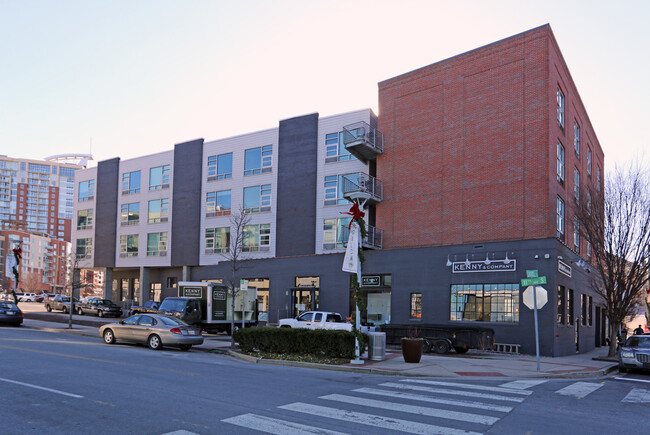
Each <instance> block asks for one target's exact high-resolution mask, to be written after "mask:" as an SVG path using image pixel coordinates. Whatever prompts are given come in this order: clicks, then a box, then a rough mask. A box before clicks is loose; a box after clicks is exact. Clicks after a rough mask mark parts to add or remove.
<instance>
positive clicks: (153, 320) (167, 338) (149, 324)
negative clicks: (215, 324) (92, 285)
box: [99, 314, 203, 350]
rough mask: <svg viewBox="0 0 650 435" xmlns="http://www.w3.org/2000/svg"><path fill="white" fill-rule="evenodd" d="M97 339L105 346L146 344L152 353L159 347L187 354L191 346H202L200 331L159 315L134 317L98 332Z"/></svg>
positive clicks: (174, 318) (173, 318) (176, 319)
mask: <svg viewBox="0 0 650 435" xmlns="http://www.w3.org/2000/svg"><path fill="white" fill-rule="evenodd" d="M99 335H100V336H101V337H102V338H103V339H104V343H106V344H114V343H115V342H116V341H128V342H131V343H138V344H146V345H148V346H149V347H150V348H151V349H153V350H160V349H162V347H163V346H172V347H178V348H180V349H181V350H189V349H190V348H191V347H192V346H193V345H198V344H203V336H202V335H201V329H200V328H198V327H195V326H191V325H188V324H187V323H185V322H183V321H182V320H180V319H178V318H176V317H172V316H165V315H161V314H136V315H134V316H131V317H127V318H126V319H124V320H120V321H119V322H117V323H109V324H107V325H103V326H101V327H100V328H99Z"/></svg>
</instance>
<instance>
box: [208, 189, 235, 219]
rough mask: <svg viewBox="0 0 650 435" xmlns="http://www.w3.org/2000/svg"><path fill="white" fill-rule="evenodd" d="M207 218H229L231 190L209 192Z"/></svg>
mask: <svg viewBox="0 0 650 435" xmlns="http://www.w3.org/2000/svg"><path fill="white" fill-rule="evenodd" d="M205 205H206V207H205V216H206V217H214V216H228V215H229V214H230V190H222V191H219V192H208V193H207V194H206V197H205Z"/></svg>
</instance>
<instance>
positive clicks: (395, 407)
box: [319, 394, 499, 425]
mask: <svg viewBox="0 0 650 435" xmlns="http://www.w3.org/2000/svg"><path fill="white" fill-rule="evenodd" d="M319 399H325V400H333V401H335V402H342V403H350V404H353V405H359V406H366V407H369V408H379V409H389V410H391V411H398V412H406V413H408V414H417V415H426V416H428V417H438V418H445V419H448V420H458V421H467V422H470V423H478V424H487V425H493V424H494V423H496V422H497V421H499V418H498V417H490V416H487V415H480V414H470V413H467V412H459V411H450V410H448V409H438V408H428V407H426V406H414V405H406V404H403V403H395V402H384V401H381V400H374V399H364V398H361V397H354V396H346V395H343V394H328V395H326V396H321V397H319Z"/></svg>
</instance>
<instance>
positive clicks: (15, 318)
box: [0, 301, 23, 326]
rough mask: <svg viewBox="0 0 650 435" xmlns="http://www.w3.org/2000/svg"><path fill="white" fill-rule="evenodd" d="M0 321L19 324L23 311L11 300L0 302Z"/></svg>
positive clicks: (21, 320) (21, 321)
mask: <svg viewBox="0 0 650 435" xmlns="http://www.w3.org/2000/svg"><path fill="white" fill-rule="evenodd" d="M0 323H10V324H12V325H14V326H20V325H21V323H23V312H22V311H21V309H20V308H18V305H16V304H14V303H13V302H6V301H2V302H0Z"/></svg>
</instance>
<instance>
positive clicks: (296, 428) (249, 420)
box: [221, 414, 344, 435]
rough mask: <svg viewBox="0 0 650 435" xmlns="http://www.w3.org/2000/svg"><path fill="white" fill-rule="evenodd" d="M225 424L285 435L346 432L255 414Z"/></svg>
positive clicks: (340, 433) (228, 420)
mask: <svg viewBox="0 0 650 435" xmlns="http://www.w3.org/2000/svg"><path fill="white" fill-rule="evenodd" d="M221 421H223V422H225V423H231V424H234V425H237V426H241V427H246V428H248V429H255V430H259V431H262V432H266V433H271V434H277V435H284V434H286V433H291V434H292V435H307V434H319V435H343V434H344V432H336V431H333V430H327V429H321V428H318V427H314V426H308V425H306V424H300V423H294V422H291V421H283V420H278V419H277V418H271V417H264V416H262V415H255V414H243V415H238V416H236V417H231V418H226V419H225V420H221Z"/></svg>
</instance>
